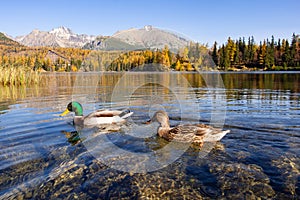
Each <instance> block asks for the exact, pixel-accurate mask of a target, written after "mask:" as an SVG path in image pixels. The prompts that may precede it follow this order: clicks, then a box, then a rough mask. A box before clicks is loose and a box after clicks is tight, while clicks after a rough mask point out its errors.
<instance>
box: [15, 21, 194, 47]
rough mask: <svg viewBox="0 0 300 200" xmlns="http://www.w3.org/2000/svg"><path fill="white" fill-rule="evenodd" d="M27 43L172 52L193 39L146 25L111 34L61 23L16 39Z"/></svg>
mask: <svg viewBox="0 0 300 200" xmlns="http://www.w3.org/2000/svg"><path fill="white" fill-rule="evenodd" d="M12 39H14V40H15V41H17V42H18V43H20V44H22V45H25V46H29V47H30V46H31V47H32V46H33V47H37V46H46V47H72V48H83V49H100V50H137V49H163V48H164V47H165V46H168V47H169V49H170V50H172V51H178V49H180V48H182V47H184V46H186V45H187V44H188V42H189V41H190V40H189V39H186V38H184V37H182V36H180V35H178V34H175V33H172V32H169V31H166V30H163V29H159V28H156V27H152V26H151V25H146V26H144V27H142V28H130V29H127V30H120V31H117V32H115V33H114V34H113V35H111V36H102V35H99V36H94V35H87V34H76V33H74V32H73V31H72V30H71V29H70V28H67V27H64V26H60V27H57V28H53V29H52V30H50V31H41V30H38V29H34V30H32V31H31V32H30V33H29V34H27V35H23V36H17V37H15V38H12Z"/></svg>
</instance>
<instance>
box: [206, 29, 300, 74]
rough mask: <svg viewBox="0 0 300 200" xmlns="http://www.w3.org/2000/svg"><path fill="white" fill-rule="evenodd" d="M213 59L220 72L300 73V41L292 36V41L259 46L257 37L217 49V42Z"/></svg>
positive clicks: (233, 42)
mask: <svg viewBox="0 0 300 200" xmlns="http://www.w3.org/2000/svg"><path fill="white" fill-rule="evenodd" d="M210 54H211V56H212V59H213V60H214V62H215V63H216V65H217V66H218V67H219V69H220V70H234V69H249V70H295V69H297V70H299V69H300V38H299V35H295V34H293V35H292V39H291V42H289V41H288V40H287V39H282V40H281V39H278V40H277V41H275V39H274V37H273V36H272V37H271V39H266V40H264V41H260V42H259V44H256V43H255V41H254V37H253V36H252V37H249V38H248V40H247V41H245V38H239V39H238V40H235V41H234V40H232V39H231V38H230V37H229V38H228V40H227V43H226V44H222V45H221V46H219V47H217V43H216V42H215V43H214V46H213V49H212V51H211V53H210Z"/></svg>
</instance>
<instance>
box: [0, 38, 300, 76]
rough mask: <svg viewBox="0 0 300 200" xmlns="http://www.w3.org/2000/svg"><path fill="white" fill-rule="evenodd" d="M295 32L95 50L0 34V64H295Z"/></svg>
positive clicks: (58, 67) (123, 67)
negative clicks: (174, 47)
mask: <svg viewBox="0 0 300 200" xmlns="http://www.w3.org/2000/svg"><path fill="white" fill-rule="evenodd" d="M299 43H300V38H299V35H295V34H293V35H292V38H291V41H290V42H289V40H287V39H282V40H281V39H278V40H276V41H275V39H274V37H273V36H272V37H271V39H266V40H264V41H260V42H259V44H257V43H256V42H255V40H254V37H249V38H248V39H247V41H246V39H245V38H239V39H237V40H233V39H231V38H230V37H229V38H228V40H227V42H226V43H225V44H221V45H219V46H218V44H217V43H216V42H215V43H214V45H213V47H212V48H208V46H207V45H203V44H199V43H194V42H190V43H189V45H187V46H186V47H184V48H182V49H180V50H178V52H171V51H170V50H169V48H168V46H165V47H164V48H163V49H144V50H136V51H96V50H88V49H80V48H62V47H26V46H23V45H20V44H19V43H16V42H14V41H10V40H8V39H6V40H3V39H2V40H1V38H0V67H1V68H2V69H5V68H10V67H15V68H27V69H30V70H34V71H65V72H69V71H74V72H75V71H129V70H132V69H136V68H139V69H142V68H143V66H145V65H147V64H150V63H156V64H159V65H160V66H162V68H161V70H164V71H169V70H174V71H195V70H222V71H239V70H299V69H300V45H299Z"/></svg>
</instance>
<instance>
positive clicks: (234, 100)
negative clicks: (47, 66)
mask: <svg viewBox="0 0 300 200" xmlns="http://www.w3.org/2000/svg"><path fill="white" fill-rule="evenodd" d="M45 76H46V78H45V83H44V84H43V85H42V86H39V87H31V88H0V136H1V137H0V188H1V189H0V199H16V198H24V199H26V198H27V199H30V198H35V199H57V198H64V199H74V198H80V199H96V198H99V199H108V198H115V199H119V198H128V199H129V198H131V199H132V198H139V199H147V198H160V199H167V198H178V199H183V198H189V199H212V198H213V199H255V198H256V197H261V198H263V199H267V198H273V199H299V196H300V178H299V177H300V176H299V174H300V159H299V155H300V123H299V122H300V105H299V103H300V100H299V99H300V74H299V73H288V74H281V73H240V74H236V73H224V74H221V77H222V79H223V83H224V87H222V84H221V83H220V82H219V81H217V80H218V79H217V78H218V77H217V76H216V75H215V74H214V73H207V74H203V75H199V74H193V73H186V74H178V73H171V74H169V73H157V74H146V73H135V74H129V75H128V74H121V73H110V74H89V73H85V74H57V75H54V74H47V75H45ZM71 100H77V101H79V102H81V103H82V104H83V106H84V108H85V110H84V113H85V114H86V113H89V112H91V111H93V110H94V109H96V108H101V107H107V108H111V107H112V108H118V109H123V108H129V109H130V110H133V111H134V115H133V116H132V118H131V120H130V123H129V125H130V127H131V129H129V130H127V129H126V130H125V131H123V132H122V131H121V132H116V133H111V134H110V135H109V136H107V135H103V134H97V132H96V131H95V130H94V129H87V130H83V131H82V132H80V136H78V135H77V134H76V132H73V133H72V131H75V128H74V126H73V125H72V123H71V121H72V116H71V115H69V116H67V117H64V118H62V117H59V114H60V113H61V112H62V111H63V110H64V109H65V107H66V105H67V103H68V102H69V101H71ZM158 109H165V110H166V111H168V112H169V114H170V119H171V124H172V125H176V124H179V123H197V122H201V123H206V124H212V125H214V126H221V125H223V122H224V126H223V128H224V129H230V130H231V132H230V133H229V134H228V135H226V136H225V137H224V138H223V139H222V140H221V142H218V143H217V144H215V145H214V146H213V148H212V147H210V146H209V147H206V149H205V148H204V149H201V150H197V149H195V148H186V147H184V148H182V147H181V146H180V145H178V144H175V145H173V146H171V148H170V149H169V150H168V151H166V152H162V151H160V150H161V149H164V147H167V146H168V143H167V142H165V141H164V140H162V139H160V138H157V137H156V136H155V135H154V133H155V129H154V131H153V128H152V129H151V127H150V128H149V127H145V125H144V124H143V122H145V121H147V120H148V119H149V115H150V116H151V114H153V112H155V111H156V110H158ZM225 114H226V115H225ZM224 116H225V118H224ZM224 120H225V121H224ZM132 127H133V128H132ZM77 133H78V132H77ZM78 138H80V139H81V141H78ZM111 144H113V146H112V145H111ZM112 147H113V148H112ZM207 148H208V151H207ZM121 150H123V151H121ZM99 152H100V153H99ZM124 152H125V153H124ZM144 155H149V156H144ZM141 163H142V164H141ZM157 163H158V164H157ZM143 164H144V165H143ZM159 164H160V165H159ZM155 168H157V170H154V169H155ZM122 170H123V171H122ZM139 170H140V171H144V173H134V172H137V171H139ZM147 171H148V172H147Z"/></svg>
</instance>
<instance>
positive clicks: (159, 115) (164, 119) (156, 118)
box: [146, 110, 170, 128]
mask: <svg viewBox="0 0 300 200" xmlns="http://www.w3.org/2000/svg"><path fill="white" fill-rule="evenodd" d="M152 122H158V123H159V124H160V126H161V127H162V128H170V123H169V117H168V114H167V113H166V112H165V111H162V110H159V111H157V112H156V113H155V114H154V115H153V117H152V118H151V119H150V120H149V121H147V122H146V123H147V124H150V123H152Z"/></svg>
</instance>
